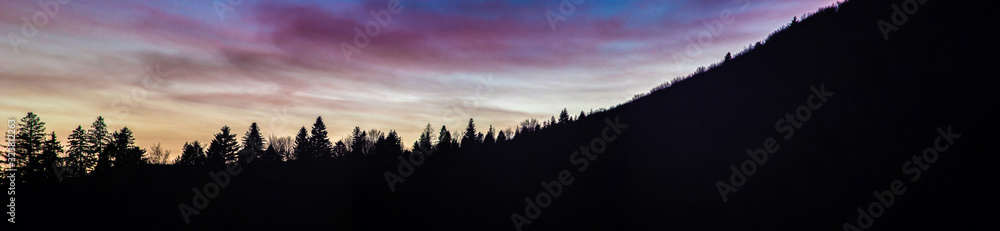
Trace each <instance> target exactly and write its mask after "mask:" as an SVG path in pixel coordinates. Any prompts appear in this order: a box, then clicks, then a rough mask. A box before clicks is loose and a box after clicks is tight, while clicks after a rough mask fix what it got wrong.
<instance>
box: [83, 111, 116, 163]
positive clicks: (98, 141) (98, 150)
mask: <svg viewBox="0 0 1000 231" xmlns="http://www.w3.org/2000/svg"><path fill="white" fill-rule="evenodd" d="M87 133H88V137H89V138H88V144H87V146H88V147H90V151H89V153H88V154H87V155H89V156H96V157H97V163H96V166H94V170H93V172H100V171H102V170H105V169H107V168H108V167H111V156H110V155H109V154H108V153H107V152H106V151H105V150H104V149H105V147H107V145H108V142H109V141H110V139H111V138H110V137H109V134H108V125H107V124H105V123H104V117H100V116H98V117H97V120H94V123H92V124H90V130H89V131H88V132H87Z"/></svg>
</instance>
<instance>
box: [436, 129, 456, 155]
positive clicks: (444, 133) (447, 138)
mask: <svg viewBox="0 0 1000 231" xmlns="http://www.w3.org/2000/svg"><path fill="white" fill-rule="evenodd" d="M451 140H452V138H451V132H449V131H448V128H447V127H445V126H444V125H441V132H439V133H438V141H437V148H435V149H436V150H437V152H451V151H452V150H453V149H455V148H457V147H455V146H452V144H453V143H452V142H451Z"/></svg>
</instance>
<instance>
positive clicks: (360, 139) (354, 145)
mask: <svg viewBox="0 0 1000 231" xmlns="http://www.w3.org/2000/svg"><path fill="white" fill-rule="evenodd" d="M367 136H368V133H366V132H365V131H362V130H361V128H360V127H354V132H351V158H361V157H364V156H365V139H367Z"/></svg>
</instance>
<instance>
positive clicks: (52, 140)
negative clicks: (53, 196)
mask: <svg viewBox="0 0 1000 231" xmlns="http://www.w3.org/2000/svg"><path fill="white" fill-rule="evenodd" d="M49 134H50V136H49V139H48V140H45V144H44V145H43V147H42V154H41V155H40V156H39V158H38V160H32V162H37V163H38V164H39V165H40V166H39V167H38V170H39V171H40V172H39V173H40V174H39V175H38V176H37V177H40V178H39V179H41V180H47V179H52V177H51V176H52V175H53V174H48V173H49V172H50V171H49V170H55V171H58V172H55V173H56V174H60V175H59V177H62V175H61V174H62V172H63V170H61V169H58V170H57V169H55V167H58V166H57V164H58V162H59V154H60V153H62V152H63V146H62V143H60V142H59V140H58V139H56V133H55V132H52V133H49Z"/></svg>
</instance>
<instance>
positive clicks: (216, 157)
mask: <svg viewBox="0 0 1000 231" xmlns="http://www.w3.org/2000/svg"><path fill="white" fill-rule="evenodd" d="M221 131H222V132H220V133H217V134H215V138H214V139H212V143H211V144H209V145H208V164H210V165H223V164H226V163H229V162H233V161H236V160H237V159H236V153H237V152H239V147H238V146H237V145H238V144H237V143H236V134H231V133H230V130H229V126H222V129H221Z"/></svg>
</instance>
